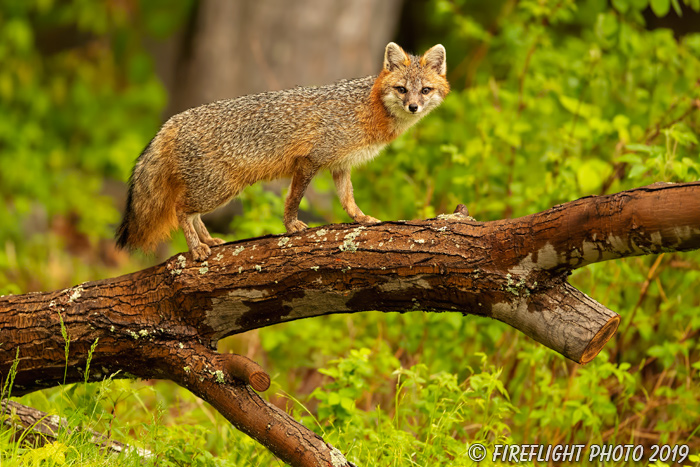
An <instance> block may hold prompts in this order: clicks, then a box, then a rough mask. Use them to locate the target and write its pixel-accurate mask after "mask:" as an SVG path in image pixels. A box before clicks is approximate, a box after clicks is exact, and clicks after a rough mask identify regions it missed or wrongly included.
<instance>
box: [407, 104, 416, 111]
mask: <svg viewBox="0 0 700 467" xmlns="http://www.w3.org/2000/svg"><path fill="white" fill-rule="evenodd" d="M408 110H410V111H411V112H413V113H416V112H418V106H417V105H416V104H409V105H408Z"/></svg>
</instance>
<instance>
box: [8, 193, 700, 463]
mask: <svg viewBox="0 0 700 467" xmlns="http://www.w3.org/2000/svg"><path fill="white" fill-rule="evenodd" d="M698 248H700V182H695V183H687V184H657V185H652V186H648V187H643V188H638V189H635V190H630V191H625V192H621V193H617V194H614V195H609V196H600V197H587V198H582V199H579V200H577V201H573V202H570V203H566V204H562V205H559V206H555V207H553V208H551V209H549V210H547V211H544V212H541V213H537V214H533V215H530V216H526V217H521V218H518V219H509V220H501V221H493V222H477V221H475V220H473V219H471V218H469V217H467V216H466V215H465V212H464V210H463V207H462V209H458V212H457V213H455V214H452V215H446V216H439V217H438V218H437V219H429V220H422V221H409V222H384V223H382V224H377V225H372V226H366V227H365V226H358V225H356V224H352V225H348V224H339V225H331V226H325V227H320V228H314V229H309V230H306V231H304V232H299V233H296V234H291V235H278V236H266V237H261V238H256V239H250V240H244V241H238V242H234V243H229V244H226V245H222V246H220V247H216V248H214V249H213V250H212V256H211V257H210V258H209V260H208V261H206V262H203V263H195V262H193V261H192V260H191V258H190V257H189V255H188V254H180V255H176V256H175V257H173V258H171V259H169V260H168V261H166V262H165V263H163V264H160V265H158V266H154V267H152V268H149V269H146V270H143V271H138V272H135V273H133V274H129V275H125V276H122V277H116V278H112V279H107V280H101V281H95V282H87V283H83V284H80V285H77V286H75V287H72V288H69V289H65V290H58V291H54V292H45V293H36V294H27V295H19V296H7V297H2V298H0V329H2V333H1V334H0V342H2V345H1V346H0V375H1V376H2V377H3V378H6V377H7V375H8V373H9V372H10V368H11V366H12V364H13V362H14V361H15V360H16V359H17V361H18V364H17V369H16V374H15V376H14V378H15V379H14V386H13V394H14V395H19V394H25V393H28V392H31V391H35V390H37V389H41V388H44V387H50V386H55V385H57V384H59V383H61V382H62V381H63V378H64V369H65V367H66V361H65V355H64V348H65V339H64V336H63V334H62V328H63V331H64V332H65V333H66V335H67V336H68V338H69V339H70V353H69V357H68V362H67V375H66V381H67V382H76V381H83V379H84V375H83V369H84V368H85V364H86V358H87V355H88V351H89V350H90V346H91V345H92V344H93V343H94V342H95V341H96V340H97V339H99V341H98V344H97V346H96V348H95V350H94V352H93V354H92V361H91V364H90V368H91V372H90V375H89V380H91V381H97V380H101V379H102V378H104V377H105V376H107V375H110V374H114V373H116V372H118V371H119V372H122V373H121V374H122V375H124V374H125V373H124V372H126V373H127V374H128V375H133V376H135V377H139V378H162V379H170V380H173V381H175V382H177V383H178V384H180V385H182V386H184V387H186V388H188V389H189V390H190V391H192V392H193V393H194V394H196V395H198V396H199V397H201V398H203V399H205V400H207V401H208V402H210V403H211V404H212V405H213V406H214V407H216V409H217V410H219V411H220V412H221V413H222V414H223V415H224V416H226V417H227V418H228V420H230V421H231V422H232V423H233V424H234V425H235V426H237V427H238V428H239V429H241V430H242V431H244V432H246V433H248V434H249V435H250V436H252V437H253V438H255V439H256V440H258V441H260V442H261V443H262V444H264V445H265V446H266V447H268V448H269V449H270V450H272V451H273V452H274V453H275V454H276V455H277V456H279V457H280V458H281V459H282V460H284V461H285V462H288V463H290V464H291V465H294V466H311V465H314V466H315V465H319V466H321V465H323V466H326V465H334V466H338V465H351V464H350V463H349V462H347V461H346V460H345V459H344V457H343V456H342V455H341V454H340V453H339V451H337V450H336V449H334V448H332V447H330V446H328V445H327V444H325V443H324V442H323V440H322V439H320V438H319V437H318V436H316V435H315V434H314V433H313V432H311V431H310V430H308V429H306V428H305V427H303V426H301V425H299V424H298V423H296V422H295V421H294V420H292V419H291V417H290V416H289V415H287V414H285V413H284V412H282V411H280V410H278V409H276V408H275V407H273V406H271V405H269V404H267V403H266V402H265V401H264V400H262V399H261V398H260V397H259V396H258V395H257V394H256V393H255V392H254V391H252V390H251V389H250V388H249V387H248V386H247V385H246V384H245V383H244V382H242V381H241V380H240V379H237V378H242V379H243V380H244V381H247V382H249V383H251V384H252V385H254V386H255V387H257V388H259V389H265V388H266V387H267V385H269V378H268V377H267V375H266V374H265V373H264V372H263V371H262V370H261V369H260V368H259V367H257V366H256V365H255V364H254V363H252V362H250V361H247V360H245V359H242V358H240V357H238V356H231V355H221V354H218V353H217V352H216V351H215V349H216V343H217V341H218V340H219V339H221V338H222V337H225V336H228V335H231V334H236V333H240V332H245V331H248V330H251V329H255V328H260V327H264V326H269V325H272V324H275V323H280V322H284V321H291V320H295V319H301V318H309V317H313V316H319V315H324V314H329V313H353V312H359V311H366V310H380V311H386V312H390V311H400V312H408V311H413V310H425V311H436V312H444V311H451V312H458V313H462V314H464V315H467V314H475V315H481V316H486V317H491V318H495V319H499V320H501V321H503V322H505V323H508V324H509V325H511V326H513V327H514V328H516V329H518V330H520V331H522V332H524V333H525V334H527V335H529V336H531V337H532V338H533V339H535V340H537V341H539V342H541V343H542V344H544V345H546V346H548V347H550V348H552V349H554V350H555V351H557V352H559V353H561V354H562V355H565V356H566V357H568V358H570V359H572V360H574V361H577V362H579V363H586V362H588V361H590V360H591V359H593V358H594V357H595V355H597V353H598V352H599V351H600V350H601V349H602V347H603V346H604V345H605V343H606V342H607V341H608V340H609V339H610V337H612V335H613V334H614V333H615V331H616V329H617V326H618V323H619V320H620V318H619V316H618V315H617V314H615V313H614V312H612V311H611V310H608V309H607V308H606V307H604V306H603V305H601V304H599V303H597V302H595V301H594V300H593V299H591V298H590V297H587V296H586V295H585V294H583V293H582V292H580V291H578V290H576V289H575V288H573V287H572V286H570V285H569V284H567V283H566V277H567V276H568V274H569V273H570V272H571V271H572V270H573V269H575V268H579V267H582V266H585V265H587V264H591V263H594V262H598V261H605V260H610V259H615V258H622V257H626V256H636V255H644V254H654V253H660V252H665V251H687V250H692V249H698Z"/></svg>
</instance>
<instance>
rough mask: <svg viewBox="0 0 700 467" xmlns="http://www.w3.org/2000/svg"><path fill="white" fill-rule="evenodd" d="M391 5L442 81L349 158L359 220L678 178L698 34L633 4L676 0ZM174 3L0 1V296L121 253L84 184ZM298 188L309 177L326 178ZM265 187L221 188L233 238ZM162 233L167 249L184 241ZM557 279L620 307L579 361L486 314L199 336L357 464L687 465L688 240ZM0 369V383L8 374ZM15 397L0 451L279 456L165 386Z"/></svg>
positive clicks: (24, 454)
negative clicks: (232, 213) (441, 95)
mask: <svg viewBox="0 0 700 467" xmlns="http://www.w3.org/2000/svg"><path fill="white" fill-rule="evenodd" d="M415 5H417V6H414V7H415V8H419V9H420V15H419V16H421V17H424V18H427V21H428V26H429V27H428V28H426V30H427V31H430V30H433V31H436V32H435V33H434V35H433V36H431V35H430V34H426V35H425V36H424V37H421V41H422V43H423V48H425V47H427V46H429V45H433V44H435V43H437V42H441V43H443V44H444V45H445V46H446V48H447V51H448V63H449V67H448V68H449V74H448V77H449V79H450V82H451V84H452V89H453V91H452V93H451V94H450V96H449V97H448V99H447V100H446V101H445V103H444V104H443V105H442V106H441V107H440V108H439V109H437V110H436V111H435V112H434V113H433V114H432V115H431V116H429V117H427V118H426V119H425V120H423V121H422V122H421V123H420V124H419V125H417V127H416V128H415V129H414V130H412V131H410V132H409V133H408V134H407V135H404V136H402V137H401V138H399V139H398V140H397V141H395V142H394V143H393V144H392V145H391V146H390V147H389V148H388V149H386V150H385V151H384V154H383V155H382V156H380V157H379V158H377V159H376V160H375V161H373V162H372V163H371V164H369V165H367V166H366V167H363V168H360V169H358V170H356V174H355V175H354V177H353V181H354V186H355V196H356V199H357V201H358V204H359V205H360V206H361V207H362V208H363V209H364V210H365V212H367V213H368V214H370V215H372V216H376V217H379V218H382V219H411V218H425V217H432V216H435V215H436V214H439V213H443V212H450V211H452V210H453V209H454V206H455V205H456V204H458V203H465V204H467V205H468V207H469V210H470V212H471V214H472V215H474V216H475V217H476V218H477V219H479V220H484V221H485V220H490V219H497V218H502V217H512V216H520V215H525V214H529V213H533V212H536V211H540V210H543V209H546V208H549V207H551V206H552V205H555V204H557V203H561V202H565V201H569V200H573V199H576V198H579V197H582V196H586V195H591V194H606V193H612V192H617V191H620V190H624V189H627V188H632V187H637V186H643V185H647V184H650V183H654V182H658V181H669V182H684V181H693V180H697V179H698V178H700V145H699V144H698V133H699V132H700V109H699V108H698V104H697V102H698V99H700V83H699V82H698V77H699V76H700V58H699V57H700V35H699V34H689V35H685V36H682V37H675V36H674V34H673V33H672V32H671V31H669V30H666V29H656V30H647V29H646V28H645V24H644V15H643V12H645V11H647V14H648V13H649V10H647V9H650V11H651V13H652V14H654V15H656V16H659V17H660V16H666V15H671V11H672V10H673V11H674V12H676V13H678V12H679V11H683V8H685V9H686V11H688V10H687V9H688V8H689V9H690V10H694V11H698V10H700V1H698V0H684V1H682V2H681V1H679V0H612V1H611V2H607V1H603V0H588V1H580V2H575V1H573V0H522V1H518V2H515V1H508V0H506V1H502V2H478V1H475V0H432V1H429V2H417V3H415ZM190 6H191V4H190V2H175V3H173V2H165V1H164V0H158V1H148V2H116V3H115V2H78V1H74V2H55V1H51V0H31V1H24V2H17V1H13V0H0V22H1V23H2V27H0V62H1V63H3V66H2V67H0V164H1V165H2V167H3V170H2V171H0V195H1V196H2V197H3V200H4V203H2V204H0V219H1V220H2V221H3V222H2V227H0V293H8V292H11V293H19V292H26V291H29V290H39V289H44V290H48V289H52V288H57V287H63V286H68V285H72V284H74V283H77V282H80V281H83V280H89V279H96V278H97V277H100V276H106V275H115V274H116V273H117V270H119V271H121V269H127V268H129V269H132V270H133V269H136V268H137V267H138V264H136V263H134V264H127V265H122V266H117V267H116V268H115V267H114V266H109V265H108V263H107V262H106V261H104V260H103V259H102V258H103V255H102V253H99V252H100V251H101V250H100V249H101V246H100V245H101V244H102V243H103V242H107V241H108V240H107V239H109V238H110V237H111V232H112V229H113V227H114V224H115V223H116V222H117V220H118V211H117V208H116V207H115V204H114V201H113V200H112V198H111V197H108V196H106V194H105V193H106V190H105V188H104V187H105V185H107V183H106V181H108V180H110V179H116V180H120V181H123V180H125V179H126V177H127V176H128V173H129V171H130V169H131V165H132V163H133V160H134V159H135V158H136V156H137V155H138V153H139V151H140V150H141V149H142V148H143V147H144V146H145V145H146V143H147V142H148V140H149V139H150V138H151V137H152V136H153V134H154V132H155V130H156V128H157V126H158V123H159V112H160V110H161V109H162V107H163V105H164V102H165V93H164V91H163V89H162V86H161V85H160V84H159V82H158V81H157V80H156V78H155V76H154V73H153V64H152V62H151V59H150V58H149V56H148V54H147V53H146V52H145V51H144V50H143V47H142V43H143V38H144V37H145V36H151V37H157V38H163V37H167V36H168V35H169V34H171V33H172V32H173V31H174V30H175V29H177V27H178V25H180V24H182V22H183V20H184V19H185V18H186V17H187V15H188V12H189V8H190ZM54 37H71V38H73V42H69V43H65V44H64V43H61V41H55V40H53V39H52V38H54ZM415 52H419V51H418V50H416V51H415ZM313 189H314V190H315V191H316V192H317V193H326V192H329V191H332V190H333V187H332V181H331V180H330V177H328V176H326V175H324V176H321V177H318V178H317V179H315V180H314V184H313ZM279 191H280V190H279V188H277V187H276V188H274V189H273V190H272V191H270V189H269V188H267V189H264V188H263V187H261V186H256V187H252V188H250V189H248V190H246V191H245V192H244V194H243V196H242V200H241V201H242V205H243V208H244V213H243V215H241V216H237V217H236V218H235V219H234V221H233V227H234V230H235V232H234V234H235V237H236V238H244V237H249V236H253V235H261V234H266V233H278V232H280V231H281V228H282V227H281V221H280V219H281V213H282V209H283V201H282V197H281V196H280V192H279ZM302 209H303V210H306V211H308V212H309V213H310V215H311V216H312V217H314V218H316V219H322V220H320V221H319V222H318V223H327V222H339V221H343V222H345V221H347V220H348V218H347V215H346V214H345V213H344V212H343V211H342V209H341V208H340V205H339V203H337V202H334V203H333V205H332V207H331V208H329V207H328V206H326V207H323V206H322V204H317V203H308V202H306V201H305V204H303V205H302ZM66 225H67V226H68V227H69V228H66ZM76 238H78V239H79V240H80V242H79V243H81V245H83V246H84V245H87V253H85V250H81V249H80V248H76V247H75V239H76ZM177 238H178V240H176V243H175V245H174V246H173V248H176V249H177V248H179V249H184V248H185V246H184V243H183V242H182V239H181V237H177ZM177 242H179V243H177ZM115 269H116V270H115ZM570 280H571V282H572V283H573V284H574V285H575V286H577V287H578V288H580V289H581V290H584V291H585V292H586V293H588V294H589V295H591V296H592V297H594V298H596V299H597V300H599V301H600V302H602V303H603V304H605V305H606V306H608V307H609V308H611V309H613V310H615V311H617V312H618V313H620V314H621V315H622V325H621V327H620V329H619V331H618V334H617V335H616V337H615V339H613V341H611V342H610V343H608V346H607V347H606V349H605V350H604V351H603V352H602V353H601V354H600V355H599V356H598V357H597V358H596V359H595V360H594V361H593V362H592V363H590V364H588V365H587V366H585V367H581V366H578V365H576V364H573V363H571V362H568V361H566V360H564V359H563V358H562V357H560V356H558V355H556V354H554V353H553V352H552V351H550V350H548V349H546V348H544V347H542V346H541V345H539V344H536V343H534V342H532V341H531V340H530V339H528V338H527V337H526V336H524V335H523V334H521V333H518V332H515V331H513V330H512V329H510V328H508V327H507V326H505V325H503V324H502V323H499V322H497V321H492V320H487V319H482V318H477V317H463V316H462V315H461V314H448V313H444V314H423V313H419V312H410V313H406V314H397V313H394V314H383V313H376V312H375V313H364V314H361V315H360V314H356V315H352V316H338V315H336V316H326V317H321V318H317V319H313V320H303V321H297V322H292V323H288V324H284V325H279V326H276V327H274V328H265V329H263V330H260V331H259V332H254V333H249V334H248V335H246V336H242V337H238V338H234V339H231V340H228V341H225V342H222V344H221V350H222V351H225V350H227V349H228V348H236V349H238V350H239V351H241V352H246V351H247V349H248V348H256V349H259V350H258V351H257V353H256V355H255V359H256V360H259V361H261V362H265V366H266V368H267V369H268V370H269V371H270V372H271V374H272V376H273V381H274V382H275V384H277V385H278V386H277V389H278V395H276V396H274V401H275V403H278V404H284V403H285V401H287V399H290V397H288V396H285V394H293V395H295V397H297V398H298V400H293V399H292V400H289V401H287V402H288V405H287V406H288V407H293V408H292V409H291V410H293V411H294V413H295V416H296V417H297V418H301V419H302V420H303V421H304V423H305V424H306V425H307V426H309V427H312V428H313V429H315V430H317V431H318V432H319V433H321V434H323V436H324V437H325V438H326V439H327V441H328V442H330V443H332V444H334V445H336V446H338V447H340V448H341V449H342V450H343V451H344V452H346V453H347V454H348V457H349V459H350V460H352V461H353V462H355V463H357V464H358V465H390V466H399V465H458V466H459V465H470V463H469V462H468V460H467V458H466V451H467V448H468V445H469V444H470V443H476V442H480V443H483V444H484V445H485V446H486V447H487V448H488V449H489V450H491V449H493V445H494V444H496V443H531V444H552V443H560V444H561V443H569V444H575V443H584V444H586V443H618V444H623V443H633V444H642V443H648V442H649V439H653V440H654V442H658V443H672V444H690V445H691V454H693V456H691V457H690V458H689V459H688V460H687V461H686V464H687V465H700V458H698V456H697V453H698V452H699V450H700V447H699V446H698V444H697V439H698V433H699V432H700V431H699V428H698V427H700V402H699V401H700V393H698V389H697V388H698V383H700V381H699V380H700V358H699V356H700V343H699V341H698V339H697V336H698V334H699V333H700V296H698V292H697V291H698V290H699V287H698V284H700V255H699V254H698V253H697V252H693V253H686V254H663V255H659V256H657V257H641V258H629V259H626V260H620V261H614V262H608V263H600V264H594V265H591V266H588V267H586V268H585V269H583V270H577V271H576V272H575V273H574V275H573V276H572V277H571V279H570ZM64 338H65V341H66V345H67V346H68V345H69V340H70V336H67V335H66V336H64ZM95 345H98V346H99V345H100V344H99V343H96V344H95ZM87 371H95V369H93V370H89V368H88V369H86V373H87ZM1 376H2V377H3V378H4V379H3V380H2V381H0V382H2V383H3V386H2V387H3V388H4V389H3V392H4V393H5V394H7V392H8V391H9V388H11V385H12V375H9V377H8V375H1ZM268 392H269V393H273V392H274V391H268ZM270 397H272V396H270ZM22 402H24V403H27V404H29V405H32V406H35V407H37V408H39V409H43V410H46V411H48V412H50V413H52V414H57V415H61V416H63V417H66V418H67V419H68V421H69V423H68V426H67V427H66V429H65V430H64V431H62V432H61V433H60V434H59V437H58V439H57V440H56V441H55V442H53V443H51V444H48V445H46V446H44V447H42V448H38V449H32V446H30V445H28V444H27V443H25V442H17V441H16V440H14V439H13V437H12V436H11V433H10V432H9V431H8V430H7V429H5V428H2V429H0V464H2V465H3V466H5V465H7V466H14V465H42V466H44V465H64V464H77V465H136V464H138V462H139V460H138V458H137V456H136V455H135V454H134V453H132V454H127V455H122V456H117V457H114V456H109V455H107V454H104V453H100V452H99V451H98V450H97V449H95V448H94V446H93V445H92V444H91V443H90V442H89V440H88V439H86V437H85V435H84V431H82V432H81V431H80V430H75V428H89V429H93V430H96V431H98V432H101V433H106V434H107V435H109V436H110V437H112V438H114V439H117V440H120V441H124V442H127V443H129V444H131V445H133V446H136V447H139V448H145V449H148V450H150V451H151V453H152V454H153V456H155V459H156V460H157V464H158V465H200V466H224V465H232V466H233V465H253V466H268V465H277V463H276V461H274V460H273V458H272V456H271V455H270V454H269V453H268V452H267V451H266V450H265V449H264V448H262V447H260V446H258V445H257V444H256V443H255V442H253V441H252V440H251V439H250V438H248V437H246V436H244V435H242V434H241V433H239V432H238V431H236V430H235V429H234V428H233V427H232V426H231V425H230V424H229V423H228V422H226V421H225V420H223V419H222V418H221V417H220V416H219V415H218V414H217V413H216V412H215V411H214V410H213V409H211V408H210V407H209V406H207V405H206V404H203V403H202V402H201V401H199V400H197V399H196V398H194V397H193V396H192V395H191V394H189V393H188V392H186V391H185V390H183V389H181V388H178V387H176V386H174V385H172V384H168V383H164V382H158V383H153V384H151V383H134V382H128V381H122V380H119V381H111V380H107V381H105V382H103V383H101V384H90V385H86V384H79V385H73V386H70V387H67V388H55V389H52V390H47V391H42V392H37V393H33V394H30V395H28V396H25V397H23V398H22ZM1 421H2V420H0V422H1ZM0 426H4V425H3V424H2V423H0ZM81 433H82V434H81ZM490 452H491V451H490ZM606 465H607V464H606ZM610 465H613V464H610ZM614 465H623V464H622V463H618V464H614ZM629 465H632V464H629Z"/></svg>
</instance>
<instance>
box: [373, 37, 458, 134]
mask: <svg viewBox="0 0 700 467" xmlns="http://www.w3.org/2000/svg"><path fill="white" fill-rule="evenodd" d="M446 73H447V62H446V52H445V47H443V46H442V45H441V44H438V45H435V46H433V47H431V48H430V49H428V51H427V52H425V53H424V54H423V56H421V57H416V56H414V55H409V54H407V53H406V52H404V50H403V49H402V48H401V47H399V46H398V45H396V44H395V43H393V42H390V43H389V44H388V45H387V46H386V50H385V51H384V69H383V70H382V73H381V74H380V75H379V78H380V79H381V82H382V101H383V102H384V105H385V106H386V108H387V109H388V110H389V112H391V113H392V115H394V117H396V118H399V119H401V120H410V121H414V120H416V119H417V118H420V117H422V116H424V115H426V114H427V113H428V112H430V111H431V110H433V109H434V108H435V107H437V106H438V105H440V103H441V102H442V100H443V99H444V98H445V96H446V95H447V93H448V92H449V91H450V85H449V83H448V82H447V78H446V77H445V74H446ZM416 117H417V118H416Z"/></svg>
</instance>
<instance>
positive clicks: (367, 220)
mask: <svg viewBox="0 0 700 467" xmlns="http://www.w3.org/2000/svg"><path fill="white" fill-rule="evenodd" d="M355 221H357V222H359V223H360V224H379V223H380V222H381V221H380V220H379V219H377V218H376V217H372V216H367V215H362V216H358V217H356V218H355Z"/></svg>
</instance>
